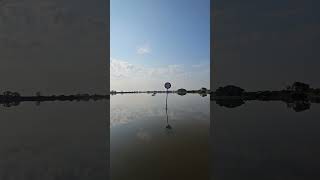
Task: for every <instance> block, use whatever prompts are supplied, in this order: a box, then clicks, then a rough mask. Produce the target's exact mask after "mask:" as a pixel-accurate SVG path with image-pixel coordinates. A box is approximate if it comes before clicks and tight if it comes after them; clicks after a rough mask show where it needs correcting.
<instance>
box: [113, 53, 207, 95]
mask: <svg viewBox="0 0 320 180" xmlns="http://www.w3.org/2000/svg"><path fill="white" fill-rule="evenodd" d="M110 71H111V88H112V89H115V90H146V89H159V88H162V86H163V83H164V82H165V81H170V82H172V83H173V87H172V88H181V87H184V88H200V86H205V87H209V76H210V69H209V66H203V67H199V66H198V65H195V66H192V65H191V66H189V67H188V66H185V65H181V64H171V65H166V66H158V67H148V66H144V65H137V64H131V63H129V62H127V61H124V60H119V59H115V58H111V64H110Z"/></svg>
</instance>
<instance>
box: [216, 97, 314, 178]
mask: <svg viewBox="0 0 320 180" xmlns="http://www.w3.org/2000/svg"><path fill="white" fill-rule="evenodd" d="M212 106H213V118H212V121H211V141H212V144H213V147H212V148H213V152H212V153H213V154H212V155H213V156H212V159H211V162H212V165H213V167H212V168H213V169H212V171H211V176H212V177H213V179H215V180H234V179H246V180H251V179H252V180H256V179H299V180H306V179H308V180H310V179H319V178H320V171H319V168H320V143H319V142H320V131H319V127H320V121H319V120H320V104H312V105H311V108H310V109H307V110H305V111H301V112H295V111H294V110H293V109H289V108H287V107H286V104H285V103H283V102H261V101H260V102H259V101H252V102H246V103H245V104H244V105H242V106H239V107H236V108H225V107H220V106H218V105H216V104H215V102H212Z"/></svg>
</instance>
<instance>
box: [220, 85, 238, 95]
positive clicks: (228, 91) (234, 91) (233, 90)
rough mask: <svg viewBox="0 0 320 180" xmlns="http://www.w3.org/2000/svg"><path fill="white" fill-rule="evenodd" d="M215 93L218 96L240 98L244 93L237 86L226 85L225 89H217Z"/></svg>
mask: <svg viewBox="0 0 320 180" xmlns="http://www.w3.org/2000/svg"><path fill="white" fill-rule="evenodd" d="M215 93H216V95H218V96H241V95H242V94H243V93H244V89H242V88H240V87H237V86H233V85H228V86H225V87H219V88H218V89H217V90H216V92H215Z"/></svg>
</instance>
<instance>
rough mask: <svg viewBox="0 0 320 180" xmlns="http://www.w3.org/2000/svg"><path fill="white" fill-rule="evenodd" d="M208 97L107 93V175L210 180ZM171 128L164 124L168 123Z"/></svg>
mask: <svg viewBox="0 0 320 180" xmlns="http://www.w3.org/2000/svg"><path fill="white" fill-rule="evenodd" d="M209 103H210V99H209V97H201V96H199V95H198V94H195V95H186V96H179V95H177V94H169V96H168V105H167V107H168V109H167V111H168V122H167V114H166V94H157V95H156V96H151V94H131V95H115V96H111V101H110V104H111V110H110V113H111V114H110V115H111V129H110V132H111V139H110V145H111V147H110V148H111V149H110V152H111V154H110V157H111V164H110V166H111V170H110V171H111V179H112V180H122V179H130V180H141V179H152V180H157V179H159V180H160V179H161V180H163V179H166V180H170V179H184V180H187V179H209V157H208V156H209V130H210V107H209ZM168 125H169V126H170V127H171V128H169V126H168Z"/></svg>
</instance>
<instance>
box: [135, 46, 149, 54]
mask: <svg viewBox="0 0 320 180" xmlns="http://www.w3.org/2000/svg"><path fill="white" fill-rule="evenodd" d="M150 53H151V48H150V46H149V45H148V44H146V45H143V46H141V47H138V48H137V54H141V55H144V54H150Z"/></svg>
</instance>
